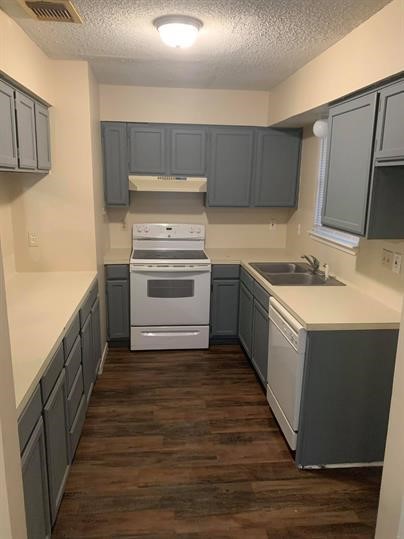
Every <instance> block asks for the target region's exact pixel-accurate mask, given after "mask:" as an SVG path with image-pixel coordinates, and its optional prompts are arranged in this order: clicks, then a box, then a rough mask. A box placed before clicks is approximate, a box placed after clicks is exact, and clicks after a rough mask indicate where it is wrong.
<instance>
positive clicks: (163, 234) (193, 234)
mask: <svg viewBox="0 0 404 539" xmlns="http://www.w3.org/2000/svg"><path fill="white" fill-rule="evenodd" d="M133 238H134V239H135V238H136V239H137V238H139V239H141V238H153V239H171V238H172V239H178V240H180V239H181V240H183V239H184V240H186V239H201V240H203V239H204V238H205V225H200V224H191V225H189V224H187V225H184V224H169V223H158V224H157V223H139V224H135V225H133Z"/></svg>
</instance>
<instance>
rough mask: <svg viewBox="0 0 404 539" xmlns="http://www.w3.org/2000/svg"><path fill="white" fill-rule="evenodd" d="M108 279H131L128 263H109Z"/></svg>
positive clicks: (106, 276) (106, 267)
mask: <svg viewBox="0 0 404 539" xmlns="http://www.w3.org/2000/svg"><path fill="white" fill-rule="evenodd" d="M105 278H106V279H129V265H128V264H108V265H107V266H105Z"/></svg>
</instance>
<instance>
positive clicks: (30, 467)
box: [21, 417, 51, 539]
mask: <svg viewBox="0 0 404 539" xmlns="http://www.w3.org/2000/svg"><path fill="white" fill-rule="evenodd" d="M21 467H22V481H23V488H24V502H25V517H26V523H27V537H28V539H50V536H51V525H50V515H49V492H48V474H47V471H46V449H45V436H44V428H43V421H42V418H41V417H40V418H39V420H38V422H37V424H36V426H35V428H34V430H33V432H32V434H31V437H30V439H29V441H28V443H27V445H26V447H25V449H24V452H23V454H22V456H21Z"/></svg>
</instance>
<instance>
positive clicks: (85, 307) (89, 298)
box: [80, 283, 98, 327]
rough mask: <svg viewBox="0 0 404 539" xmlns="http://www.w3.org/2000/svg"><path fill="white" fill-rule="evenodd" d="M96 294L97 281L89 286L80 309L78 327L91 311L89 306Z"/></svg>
mask: <svg viewBox="0 0 404 539" xmlns="http://www.w3.org/2000/svg"><path fill="white" fill-rule="evenodd" d="M97 294H98V283H95V284H94V286H93V287H92V288H91V290H90V292H89V293H88V296H87V298H86V300H85V302H84V303H83V306H82V307H81V309H80V327H83V326H84V324H85V321H86V320H87V317H88V315H89V314H90V312H91V307H92V306H93V303H94V301H95V300H96V299H97Z"/></svg>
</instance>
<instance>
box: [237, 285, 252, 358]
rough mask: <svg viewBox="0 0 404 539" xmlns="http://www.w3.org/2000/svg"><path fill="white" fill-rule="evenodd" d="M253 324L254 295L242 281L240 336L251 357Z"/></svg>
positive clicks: (239, 317)
mask: <svg viewBox="0 0 404 539" xmlns="http://www.w3.org/2000/svg"><path fill="white" fill-rule="evenodd" d="M252 325H253V295H252V294H251V292H250V291H249V290H248V288H247V287H246V286H245V285H244V284H243V283H240V303H239V315H238V336H239V339H240V341H241V343H242V345H243V346H244V349H245V351H246V352H247V355H248V357H249V358H251V352H252V350H251V345H252Z"/></svg>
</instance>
